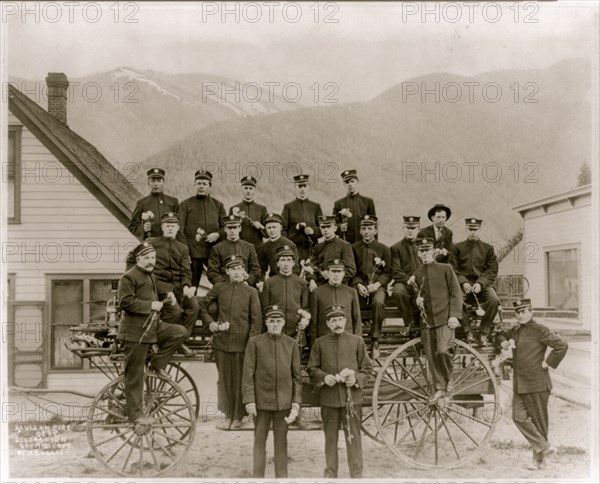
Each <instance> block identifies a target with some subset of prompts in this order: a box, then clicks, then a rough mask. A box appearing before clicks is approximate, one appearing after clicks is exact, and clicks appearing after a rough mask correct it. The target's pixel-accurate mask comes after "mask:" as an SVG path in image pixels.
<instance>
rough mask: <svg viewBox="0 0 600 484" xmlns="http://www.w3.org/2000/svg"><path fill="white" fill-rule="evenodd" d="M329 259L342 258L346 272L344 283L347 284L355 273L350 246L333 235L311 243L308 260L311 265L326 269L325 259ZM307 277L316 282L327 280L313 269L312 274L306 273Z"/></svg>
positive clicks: (320, 282)
mask: <svg viewBox="0 0 600 484" xmlns="http://www.w3.org/2000/svg"><path fill="white" fill-rule="evenodd" d="M331 259H340V260H343V261H344V263H345V264H346V272H345V274H344V280H343V283H344V284H349V283H350V281H351V280H352V278H353V277H354V276H355V274H356V264H355V262H354V254H353V253H352V246H351V245H350V244H349V243H348V242H346V241H345V240H342V239H340V238H339V237H338V236H335V237H334V238H333V239H331V240H323V242H319V243H318V244H317V245H313V248H312V251H311V254H310V260H311V261H312V263H313V265H315V266H316V267H318V268H319V269H321V270H325V269H327V261H329V260H331ZM307 278H308V279H309V280H310V279H316V281H317V284H327V280H326V279H324V278H323V276H322V275H321V274H320V273H319V271H315V273H314V274H307Z"/></svg>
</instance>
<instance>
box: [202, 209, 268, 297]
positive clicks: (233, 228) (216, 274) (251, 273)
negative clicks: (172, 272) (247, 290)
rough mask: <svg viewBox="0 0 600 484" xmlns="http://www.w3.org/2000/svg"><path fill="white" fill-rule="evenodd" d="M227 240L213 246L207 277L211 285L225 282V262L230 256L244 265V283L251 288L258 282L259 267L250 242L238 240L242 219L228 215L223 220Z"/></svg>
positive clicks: (226, 278)
mask: <svg viewBox="0 0 600 484" xmlns="http://www.w3.org/2000/svg"><path fill="white" fill-rule="evenodd" d="M223 225H224V226H225V234H226V235H227V238H226V239H225V240H224V241H222V242H219V243H218V244H217V245H215V246H214V247H213V248H212V250H211V251H210V257H209V258H208V270H207V273H206V275H207V277H208V280H209V281H210V283H211V284H216V283H217V282H223V281H227V280H228V277H227V271H226V270H225V261H226V260H227V259H228V258H229V257H230V256H232V255H236V256H238V258H239V260H242V261H243V263H244V271H245V273H246V276H245V277H246V279H245V281H246V282H247V283H248V284H249V285H250V286H252V287H256V285H257V284H258V283H259V282H260V279H261V276H260V265H259V264H258V257H257V255H256V249H255V248H254V245H252V244H251V243H250V242H246V241H245V240H242V239H240V232H241V230H242V218H241V217H240V216H239V215H228V216H227V217H225V218H224V219H223Z"/></svg>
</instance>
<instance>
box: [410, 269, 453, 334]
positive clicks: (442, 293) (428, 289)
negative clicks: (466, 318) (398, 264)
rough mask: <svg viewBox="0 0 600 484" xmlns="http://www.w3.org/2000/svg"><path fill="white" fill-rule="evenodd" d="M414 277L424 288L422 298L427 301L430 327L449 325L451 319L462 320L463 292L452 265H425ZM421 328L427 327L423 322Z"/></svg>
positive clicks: (426, 308) (426, 309) (426, 306)
mask: <svg viewBox="0 0 600 484" xmlns="http://www.w3.org/2000/svg"><path fill="white" fill-rule="evenodd" d="M414 275H415V278H416V283H417V285H418V286H419V287H421V288H422V289H421V296H422V297H423V298H424V299H425V302H424V303H425V311H426V312H427V324H428V325H429V326H430V327H432V328H433V327H436V326H443V325H445V324H448V319H449V318H451V317H454V318H457V319H460V318H462V304H463V296H462V290H461V288H460V285H459V284H458V279H457V278H456V274H454V270H452V267H451V266H450V264H439V263H437V262H432V263H431V264H424V265H423V266H421V267H420V268H419V269H417V271H416V272H415V274H414ZM421 327H422V328H423V327H427V326H426V325H425V324H423V321H421Z"/></svg>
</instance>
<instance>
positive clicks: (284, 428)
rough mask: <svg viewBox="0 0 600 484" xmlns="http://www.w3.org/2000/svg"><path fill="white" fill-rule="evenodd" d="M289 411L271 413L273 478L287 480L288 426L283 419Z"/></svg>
mask: <svg viewBox="0 0 600 484" xmlns="http://www.w3.org/2000/svg"><path fill="white" fill-rule="evenodd" d="M288 413H289V410H279V411H277V412H273V446H274V448H275V449H274V451H275V477H276V478H287V476H288V465H287V460H288V452H287V433H288V424H287V423H286V422H285V420H284V418H285V417H286V416H287V415H288Z"/></svg>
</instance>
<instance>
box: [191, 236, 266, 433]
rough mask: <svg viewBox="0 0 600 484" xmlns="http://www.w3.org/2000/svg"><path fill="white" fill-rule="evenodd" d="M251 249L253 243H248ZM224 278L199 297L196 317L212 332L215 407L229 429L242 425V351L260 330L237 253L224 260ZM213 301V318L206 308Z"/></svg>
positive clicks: (257, 304)
mask: <svg viewBox="0 0 600 484" xmlns="http://www.w3.org/2000/svg"><path fill="white" fill-rule="evenodd" d="M250 246H251V247H252V250H254V246H252V244H250ZM225 271H226V272H227V277H228V280H227V281H221V282H217V283H216V284H215V285H214V286H213V287H212V288H211V289H210V291H208V293H207V294H206V296H204V298H202V302H201V303H200V317H201V319H202V322H203V323H204V324H205V325H208V327H209V329H210V331H211V332H212V333H213V343H212V348H213V351H214V355H215V360H216V363H217V372H218V374H219V381H218V383H217V385H218V391H219V408H220V410H221V411H222V412H223V414H224V415H225V421H224V423H223V425H219V428H221V429H225V430H229V429H230V428H231V427H233V428H234V429H238V428H240V427H241V426H242V418H243V416H244V406H243V402H242V370H243V364H244V351H245V350H246V344H247V343H248V338H249V337H250V336H255V335H258V334H260V333H261V330H262V311H261V308H260V300H259V297H258V291H257V290H256V289H255V288H253V287H251V286H249V285H248V284H244V278H245V275H246V271H245V270H244V261H243V259H242V258H241V257H240V256H237V255H231V256H229V257H228V258H227V260H226V261H225ZM212 303H216V304H217V310H218V317H217V320H216V321H215V320H214V318H213V317H212V316H211V314H210V313H209V310H208V308H209V307H210V305H211V304H212Z"/></svg>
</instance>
